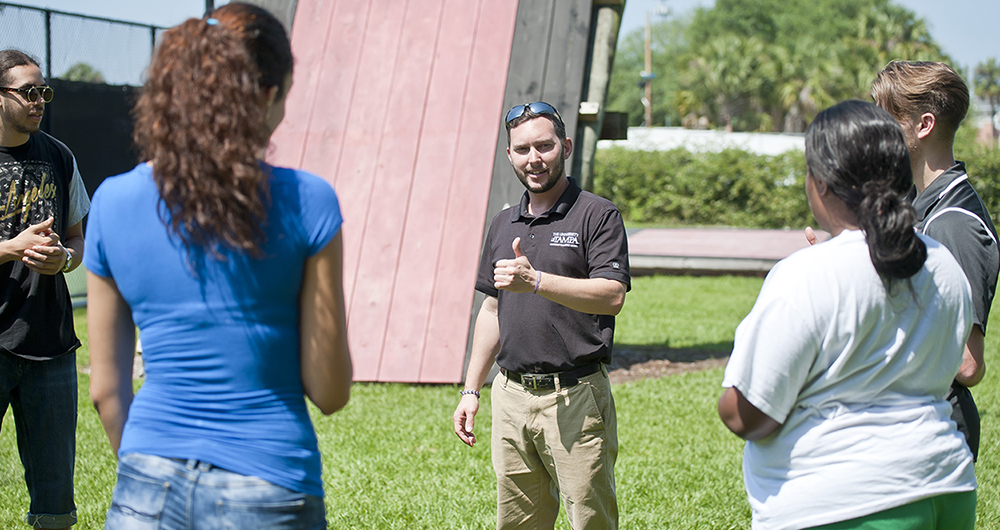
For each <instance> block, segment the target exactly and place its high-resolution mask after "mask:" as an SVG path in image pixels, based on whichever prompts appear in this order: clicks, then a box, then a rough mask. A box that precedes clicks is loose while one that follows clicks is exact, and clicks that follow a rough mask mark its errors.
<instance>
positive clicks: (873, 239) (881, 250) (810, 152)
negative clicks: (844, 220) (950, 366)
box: [806, 100, 927, 279]
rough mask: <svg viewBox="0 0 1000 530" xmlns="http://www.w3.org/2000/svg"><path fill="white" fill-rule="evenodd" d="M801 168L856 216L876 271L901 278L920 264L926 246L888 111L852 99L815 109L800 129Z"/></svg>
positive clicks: (898, 134)
mask: <svg viewBox="0 0 1000 530" xmlns="http://www.w3.org/2000/svg"><path fill="white" fill-rule="evenodd" d="M806 167H807V169H808V171H809V174H810V175H812V177H813V178H816V179H819V180H821V181H822V182H824V183H825V184H826V185H827V187H829V189H830V191H832V192H833V193H834V194H835V195H836V196H837V197H838V198H840V199H841V200H843V201H844V203H846V204H847V206H848V208H850V209H851V211H852V212H854V214H855V215H856V216H857V221H858V225H859V226H860V227H861V230H862V231H863V232H864V234H865V240H866V241H867V242H868V253H869V255H870V256H871V259H872V264H873V265H874V266H875V270H876V271H878V273H879V274H880V275H882V276H884V277H886V278H889V279H905V278H909V277H910V276H913V275H914V274H916V273H917V271H919V270H920V268H921V267H923V265H924V261H925V260H926V259H927V247H926V246H925V245H924V242H923V241H921V240H920V238H919V237H917V234H916V232H915V231H914V230H913V226H914V224H915V223H916V220H917V216H916V213H915V212H914V210H913V207H912V206H911V205H910V203H909V202H908V201H907V200H906V198H905V197H906V194H907V192H908V191H909V190H910V188H911V187H912V186H913V184H912V174H911V172H910V156H909V153H908V152H907V150H906V141H905V139H904V137H903V131H902V129H900V127H899V123H898V122H897V121H896V120H895V119H894V118H893V117H892V116H891V115H889V113H888V112H886V111H884V110H882V109H881V108H879V107H878V106H876V105H875V104H873V103H866V102H864V101H858V100H852V101H844V102H842V103H838V104H837V105H834V106H833V107H830V108H828V109H826V110H824V111H823V112H820V113H819V115H817V116H816V119H815V120H813V122H812V124H810V125H809V129H808V130H807V131H806Z"/></svg>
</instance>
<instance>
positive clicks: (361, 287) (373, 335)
mask: <svg viewBox="0 0 1000 530" xmlns="http://www.w3.org/2000/svg"><path fill="white" fill-rule="evenodd" d="M442 6H443V0H409V2H407V3H406V7H405V9H404V10H402V11H403V17H404V18H403V25H402V32H401V35H400V40H399V43H398V48H397V50H395V51H394V52H395V55H396V56H395V58H389V57H386V58H385V59H384V60H390V61H391V62H393V63H394V64H395V65H396V66H395V69H394V71H393V73H392V75H391V82H390V86H391V91H390V93H389V97H388V98H387V99H386V101H384V102H383V105H384V106H385V108H386V112H387V117H386V119H385V122H384V128H383V130H382V134H381V138H382V140H381V145H380V147H379V151H378V153H377V155H376V159H377V162H378V166H377V170H376V172H375V175H374V177H375V178H374V181H373V188H372V190H373V191H372V197H373V200H372V209H371V211H370V213H369V216H368V221H367V223H366V226H365V240H364V242H363V244H362V247H361V255H360V256H359V260H358V273H357V282H356V286H355V290H354V302H353V307H354V308H356V310H355V311H354V312H353V313H352V315H351V325H352V326H353V328H354V329H355V330H364V331H363V332H364V333H366V334H369V335H370V337H369V338H368V340H367V341H366V342H365V344H363V345H359V347H358V349H357V350H355V354H356V355H357V356H358V357H363V358H373V359H379V363H378V366H379V368H378V370H377V371H376V375H375V380H377V381H415V380H416V375H417V372H418V370H419V367H420V358H419V351H420V349H419V347H418V348H417V349H416V350H415V352H413V353H411V352H410V351H409V350H408V349H406V348H395V349H385V348H383V346H384V342H385V336H386V334H387V333H391V334H392V335H394V336H395V335H399V334H400V332H399V331H398V330H396V329H392V328H387V324H388V321H389V311H390V309H391V308H392V307H393V290H394V285H395V284H397V283H398V282H396V274H397V270H398V268H399V267H400V265H401V264H400V246H401V242H402V241H403V240H404V239H405V238H406V237H407V236H408V234H407V233H406V231H405V230H404V228H405V226H404V223H405V221H406V219H407V211H408V208H409V206H410V193H411V190H412V188H413V175H414V166H415V165H416V159H417V152H418V146H419V144H420V141H421V124H422V121H423V119H424V112H425V111H424V107H425V104H426V99H427V87H428V84H429V82H430V74H431V67H432V64H433V59H434V44H435V41H436V39H437V35H438V32H437V27H438V26H439V25H440V23H441V8H442ZM429 250H430V252H435V250H436V249H429ZM411 265H412V264H404V265H403V266H404V267H405V266H411ZM428 305H429V300H427V301H425V302H424V303H423V304H422V305H421V304H417V305H403V306H401V307H396V310H397V311H399V312H401V313H402V314H403V315H405V317H406V318H408V319H414V320H421V319H425V318H426V314H427V312H428Z"/></svg>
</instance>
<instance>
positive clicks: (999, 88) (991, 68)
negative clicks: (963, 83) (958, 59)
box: [975, 57, 1000, 147]
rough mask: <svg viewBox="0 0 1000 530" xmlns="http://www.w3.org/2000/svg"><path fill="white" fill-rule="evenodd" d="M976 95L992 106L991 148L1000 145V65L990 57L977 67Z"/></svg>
mask: <svg viewBox="0 0 1000 530" xmlns="http://www.w3.org/2000/svg"><path fill="white" fill-rule="evenodd" d="M975 85H976V95H978V96H979V97H981V98H983V99H985V100H986V101H987V102H988V103H989V104H990V128H991V130H992V131H993V141H992V142H990V145H991V146H994V147H995V146H996V145H997V144H998V143H1000V138H998V134H997V110H998V107H1000V63H998V62H997V60H996V58H994V57H990V58H989V59H987V61H986V62H985V63H979V65H978V66H976V75H975Z"/></svg>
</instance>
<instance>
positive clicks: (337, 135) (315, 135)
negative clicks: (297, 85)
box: [302, 1, 371, 237]
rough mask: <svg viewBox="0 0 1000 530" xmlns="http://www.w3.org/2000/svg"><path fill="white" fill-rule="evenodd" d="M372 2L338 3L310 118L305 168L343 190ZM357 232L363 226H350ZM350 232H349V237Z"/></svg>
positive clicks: (303, 162) (331, 20) (330, 25)
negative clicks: (352, 111)
mask: <svg viewBox="0 0 1000 530" xmlns="http://www.w3.org/2000/svg"><path fill="white" fill-rule="evenodd" d="M370 6H371V3H370V2H367V1H366V2H356V1H342V2H338V5H337V9H336V10H334V11H333V12H332V13H331V15H330V17H329V20H328V21H327V25H328V30H327V31H328V34H327V39H328V44H327V45H326V50H325V54H324V56H323V64H322V70H321V72H319V73H318V75H319V76H320V83H319V86H320V91H319V94H318V95H317V97H316V98H315V101H314V102H313V107H312V110H311V113H310V116H309V132H308V135H307V136H306V148H305V152H304V154H303V158H302V167H303V168H304V169H306V170H308V171H313V172H315V173H318V174H320V175H323V176H324V177H325V178H327V179H328V180H329V181H330V182H332V183H333V184H334V187H335V188H337V189H338V191H339V181H340V180H341V179H340V178H339V166H340V156H341V153H342V152H343V149H344V142H345V138H346V137H347V132H346V131H347V120H348V116H349V112H350V108H351V102H352V101H353V99H354V92H355V89H356V88H355V87H356V86H357V83H358V80H359V78H362V77H363V70H364V67H363V66H362V63H361V52H362V49H363V46H364V43H365V35H364V28H365V27H366V26H367V25H368V24H369V9H370ZM348 228H354V229H355V230H357V229H360V227H358V226H355V227H348ZM348 233H350V231H348V232H345V237H347V234H348Z"/></svg>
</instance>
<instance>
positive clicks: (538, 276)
mask: <svg viewBox="0 0 1000 530" xmlns="http://www.w3.org/2000/svg"><path fill="white" fill-rule="evenodd" d="M535 272H536V273H537V274H536V275H535V290H534V293H535V294H538V284H540V283H542V271H535Z"/></svg>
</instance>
